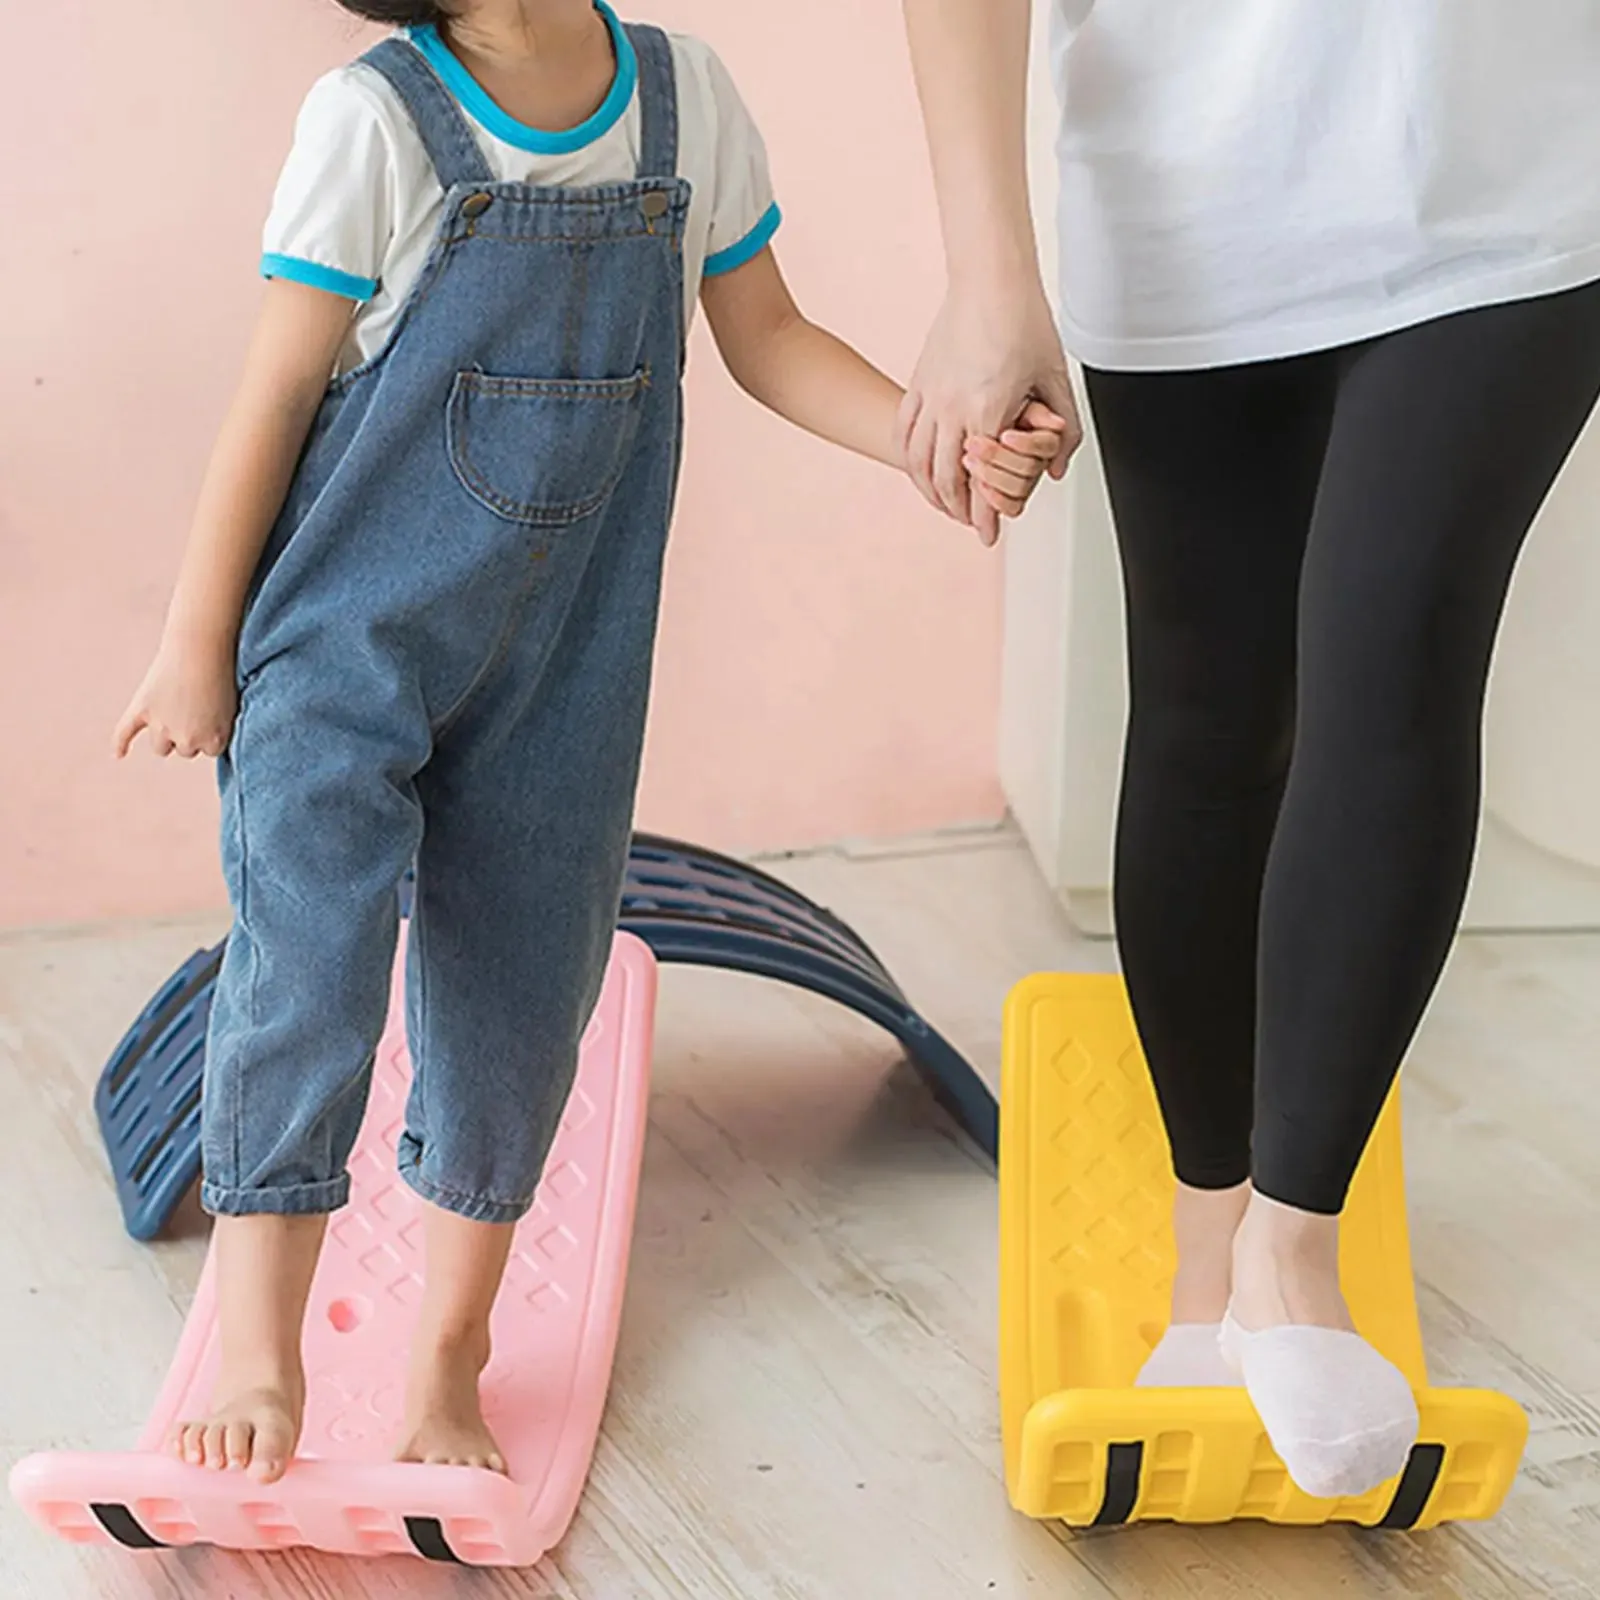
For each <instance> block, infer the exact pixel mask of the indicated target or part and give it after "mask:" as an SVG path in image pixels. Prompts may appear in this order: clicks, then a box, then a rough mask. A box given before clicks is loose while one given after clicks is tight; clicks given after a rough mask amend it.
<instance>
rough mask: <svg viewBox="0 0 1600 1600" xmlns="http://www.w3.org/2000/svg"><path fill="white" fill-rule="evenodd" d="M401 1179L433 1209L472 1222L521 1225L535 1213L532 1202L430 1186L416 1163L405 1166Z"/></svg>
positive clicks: (401, 1171)
mask: <svg viewBox="0 0 1600 1600" xmlns="http://www.w3.org/2000/svg"><path fill="white" fill-rule="evenodd" d="M400 1176H401V1177H402V1178H404V1179H405V1181H406V1183H407V1184H408V1185H409V1186H410V1188H411V1191H412V1193H414V1194H416V1195H419V1196H421V1198H422V1199H424V1200H426V1201H427V1202H428V1204H429V1205H435V1206H438V1207H439V1209H440V1210H441V1211H449V1212H452V1213H453V1214H454V1215H456V1216H458V1217H465V1218H466V1220H467V1221H468V1222H492V1223H507V1222H520V1221H521V1220H522V1219H523V1218H524V1217H525V1216H526V1215H527V1214H528V1212H529V1211H531V1210H532V1209H533V1201H532V1199H531V1198H530V1199H527V1200H520V1201H519V1200H489V1199H485V1198H484V1196H482V1195H477V1194H462V1193H461V1192H460V1191H459V1190H456V1189H447V1188H445V1187H443V1186H442V1185H440V1184H437V1183H430V1182H429V1181H428V1179H426V1178H425V1177H423V1175H422V1171H421V1168H420V1167H419V1166H418V1165H417V1164H416V1163H415V1162H411V1163H406V1162H402V1163H401V1166H400Z"/></svg>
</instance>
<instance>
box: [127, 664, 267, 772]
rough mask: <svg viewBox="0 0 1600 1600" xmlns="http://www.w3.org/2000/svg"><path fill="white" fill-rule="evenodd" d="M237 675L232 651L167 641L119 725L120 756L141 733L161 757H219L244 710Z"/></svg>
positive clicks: (226, 746)
mask: <svg viewBox="0 0 1600 1600" xmlns="http://www.w3.org/2000/svg"><path fill="white" fill-rule="evenodd" d="M233 673H234V665H233V652H232V650H230V649H224V648H221V647H220V646H200V645H192V644H173V643H168V642H167V641H163V642H162V645H161V648H160V650H159V651H158V652H157V653H156V658H155V660H154V662H152V663H151V666H150V670H149V671H148V672H147V673H146V674H145V678H144V682H143V683H141V684H140V685H139V689H138V693H136V694H135V695H134V697H133V700H132V702H131V703H130V704H129V706H128V709H127V710H126V711H125V712H123V714H122V721H121V722H119V723H118V724H117V733H116V752H117V758H118V759H119V760H120V759H121V758H122V757H123V756H125V755H127V753H128V751H129V749H130V748H131V746H132V744H133V741H134V740H135V739H136V738H138V736H139V734H140V733H141V732H147V733H148V734H149V735H150V748H151V749H152V750H154V751H155V753H156V754H157V755H158V756H170V755H172V754H174V753H176V754H178V755H180V756H184V757H194V756H220V755H221V754H222V752H223V751H224V750H226V749H227V748H228V740H229V739H230V738H231V737H232V734H233V719H234V716H235V714H236V713H237V711H238V709H239V694H238V690H237V688H236V687H235V685H234V676H233Z"/></svg>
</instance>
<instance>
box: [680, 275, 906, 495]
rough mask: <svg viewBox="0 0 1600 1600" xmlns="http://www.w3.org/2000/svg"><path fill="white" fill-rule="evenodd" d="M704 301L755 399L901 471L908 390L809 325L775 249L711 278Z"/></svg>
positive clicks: (729, 359) (731, 364) (734, 368)
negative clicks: (901, 420)
mask: <svg viewBox="0 0 1600 1600" xmlns="http://www.w3.org/2000/svg"><path fill="white" fill-rule="evenodd" d="M700 302H701V304H702V305H703V306H704V307H705V309H706V320H707V321H708V322H709V323H710V324H711V332H712V334H713V335H714V336H715V338H716V341H717V348H718V349H719V350H720V351H721V352H722V359H723V360H724V361H725V362H726V363H727V366H728V371H729V372H730V373H732V375H733V379H734V382H735V383H737V384H738V385H739V387H740V388H741V389H743V390H744V391H745V393H746V394H748V395H749V396H750V397H751V398H752V399H754V400H759V401H760V402H761V404H762V405H764V406H766V407H767V408H768V409H769V410H772V411H776V412H777V414H778V415H779V416H780V417H782V418H784V419H785V420H786V421H788V422H792V423H794V424H795V426H796V427H799V428H804V429H805V430H806V432H807V433H814V434H816V435H817V436H818V437H819V438H822V439H826V440H828V441H829V442H830V443H832V444H839V445H843V446H844V447H845V449H846V450H854V451H855V452H856V453H857V454H858V455H863V456H869V457H870V458H871V459H872V460H874V461H881V462H882V463H883V464H884V465H885V466H891V467H898V466H900V465H901V456H900V448H899V441H898V433H897V428H896V418H897V416H898V413H899V409H900V400H901V397H902V395H903V393H904V391H903V390H902V389H901V388H900V386H899V385H898V384H897V383H895V382H893V381H892V380H891V379H889V378H886V377H885V376H884V375H883V374H882V373H881V372H879V371H878V369H877V368H876V367H874V366H873V365H872V364H871V363H870V362H869V361H867V360H866V359H865V357H863V356H860V355H858V354H857V353H856V352H855V351H854V350H852V349H851V348H850V346H849V345H847V344H845V343H844V341H843V340H841V339H836V338H835V337H834V336H833V335H832V334H831V333H828V332H827V331H826V330H825V329H822V328H819V327H817V326H816V324H815V323H812V322H807V321H806V319H805V317H803V316H802V315H801V313H800V308H799V307H798V306H797V305H796V304H795V303H794V297H793V296H792V295H791V294H790V293H789V286H788V284H786V283H785V282H784V281H783V274H782V273H781V272H780V271H779V270H778V262H777V258H776V257H775V256H774V255H773V253H772V251H771V250H763V251H761V252H760V254H759V255H757V256H755V257H754V259H752V260H750V261H748V262H746V263H745V265H744V266H742V267H739V268H737V269H736V270H735V271H733V272H729V273H725V274H724V275H722V276H721V277H716V278H707V279H706V280H705V282H704V284H703V285H702V286H701V289H700Z"/></svg>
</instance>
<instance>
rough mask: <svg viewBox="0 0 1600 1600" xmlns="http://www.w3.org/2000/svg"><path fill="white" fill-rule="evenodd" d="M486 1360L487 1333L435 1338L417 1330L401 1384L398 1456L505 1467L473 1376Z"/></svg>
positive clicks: (494, 1469)
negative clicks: (405, 1378)
mask: <svg viewBox="0 0 1600 1600" xmlns="http://www.w3.org/2000/svg"><path fill="white" fill-rule="evenodd" d="M488 1364H489V1342H488V1339H487V1338H468V1339H435V1338H429V1337H427V1336H425V1335H422V1334H419V1335H418V1339H417V1343H416V1344H415V1345H414V1346H413V1347H412V1352H411V1377H410V1380H409V1382H408V1384H407V1386H406V1430H405V1437H404V1438H403V1439H402V1441H401V1443H400V1448H399V1449H398V1450H397V1451H396V1452H395V1459H396V1460H397V1461H421V1462H426V1463H427V1464H428V1465H430V1466H440V1467H485V1468H487V1469H488V1470H489V1471H490V1472H504V1471H505V1470H506V1463H505V1457H504V1456H503V1455H501V1453H500V1446H499V1445H497V1444H496V1443H495V1441H494V1435H493V1434H492V1433H490V1432H489V1428H488V1425H487V1424H486V1423H485V1422H484V1420H483V1406H482V1403H481V1401H480V1400H479V1398H478V1379H479V1377H480V1376H481V1375H482V1373H483V1369H484V1368H485V1367H486V1366H487V1365H488Z"/></svg>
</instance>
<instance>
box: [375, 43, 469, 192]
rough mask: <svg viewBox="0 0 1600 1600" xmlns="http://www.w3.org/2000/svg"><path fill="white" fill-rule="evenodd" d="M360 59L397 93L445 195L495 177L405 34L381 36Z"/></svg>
mask: <svg viewBox="0 0 1600 1600" xmlns="http://www.w3.org/2000/svg"><path fill="white" fill-rule="evenodd" d="M361 61H362V64H363V65H364V66H368V67H371V68H372V70H373V71H374V72H377V73H379V74H381V75H382V76H383V77H384V78H385V79H386V80H387V81H388V83H389V86H390V88H392V89H393V90H394V92H395V93H396V94H397V95H399V97H400V103H401V104H402V105H403V106H404V107H405V108H406V111H407V113H408V114H409V115H410V118H411V120H412V122H413V123H414V124H415V126H416V130H417V135H418V137H419V138H420V139H421V140H422V143H423V147H424V148H425V149H426V150H427V152H428V159H429V160H430V161H432V162H433V169H434V171H435V172H436V173H437V174H438V176H439V185H440V187H441V188H442V189H444V191H445V192H446V193H447V194H448V193H449V191H450V190H451V189H453V188H454V187H455V186H456V185H457V184H458V183H493V182H494V181H495V178H494V173H493V172H492V171H491V170H490V168H489V163H488V162H487V161H485V160H484V157H483V151H482V150H481V149H480V148H479V146H478V141H477V140H476V139H475V138H473V136H472V129H471V128H470V127H469V126H468V124H467V119H466V117H465V116H464V115H463V114H462V110H461V107H460V106H459V105H458V104H457V103H456V97H455V96H454V95H453V94H451V93H450V91H449V90H448V89H447V88H446V87H445V86H444V83H443V81H442V80H441V79H440V77H439V74H438V73H437V72H435V71H434V70H433V68H432V67H431V66H430V65H429V64H428V62H427V60H426V58H425V57H424V56H423V54H422V52H421V51H420V50H419V49H418V48H417V47H416V46H415V45H414V44H412V43H411V41H410V40H409V39H401V38H398V37H396V38H389V39H385V40H384V41H383V42H382V43H381V44H376V45H374V46H373V47H372V49H370V50H369V51H367V53H366V54H365V55H364V56H362V58H361Z"/></svg>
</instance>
